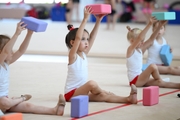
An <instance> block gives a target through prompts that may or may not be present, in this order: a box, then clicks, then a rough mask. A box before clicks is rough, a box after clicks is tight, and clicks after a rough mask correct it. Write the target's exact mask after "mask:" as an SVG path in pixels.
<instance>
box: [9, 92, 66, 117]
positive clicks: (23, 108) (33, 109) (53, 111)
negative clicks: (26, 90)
mask: <svg viewBox="0 0 180 120" xmlns="http://www.w3.org/2000/svg"><path fill="white" fill-rule="evenodd" d="M64 107H65V99H64V97H63V95H61V94H60V95H59V101H58V103H57V105H56V106H55V107H54V108H49V107H44V106H36V105H33V104H31V103H28V102H21V103H19V104H18V105H17V106H14V107H12V108H10V109H9V110H8V111H10V112H22V113H34V114H48V115H59V116H62V115H63V113H64Z"/></svg>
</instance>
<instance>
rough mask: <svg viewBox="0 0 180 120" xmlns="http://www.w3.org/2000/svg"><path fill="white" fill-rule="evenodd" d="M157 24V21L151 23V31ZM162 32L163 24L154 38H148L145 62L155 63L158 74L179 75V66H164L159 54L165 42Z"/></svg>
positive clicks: (163, 30)
mask: <svg viewBox="0 0 180 120" xmlns="http://www.w3.org/2000/svg"><path fill="white" fill-rule="evenodd" d="M158 24H159V23H158V22H155V23H154V24H153V31H155V30H156V29H157V27H158ZM164 32H165V25H164V26H162V27H161V29H160V31H159V34H157V35H156V36H155V38H154V39H149V42H148V48H147V50H148V57H147V64H156V65H157V67H158V70H159V73H160V74H171V75H180V66H164V65H163V62H162V61H161V58H160V56H159V52H160V50H161V47H162V46H163V45H165V44H167V41H166V40H165V39H164V37H163V35H164Z"/></svg>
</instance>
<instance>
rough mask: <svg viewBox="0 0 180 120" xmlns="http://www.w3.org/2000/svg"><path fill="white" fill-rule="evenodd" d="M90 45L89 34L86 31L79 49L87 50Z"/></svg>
mask: <svg viewBox="0 0 180 120" xmlns="http://www.w3.org/2000/svg"><path fill="white" fill-rule="evenodd" d="M88 46H89V34H88V33H87V32H86V31H84V32H83V36H82V39H81V43H80V45H79V49H78V50H79V51H86V50H87V48H88Z"/></svg>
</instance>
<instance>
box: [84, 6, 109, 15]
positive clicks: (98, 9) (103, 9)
mask: <svg viewBox="0 0 180 120" xmlns="http://www.w3.org/2000/svg"><path fill="white" fill-rule="evenodd" d="M88 6H89V7H91V8H92V10H93V11H92V14H110V13H111V5H109V4H92V5H87V6H86V7H88Z"/></svg>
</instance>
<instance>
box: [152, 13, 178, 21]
mask: <svg viewBox="0 0 180 120" xmlns="http://www.w3.org/2000/svg"><path fill="white" fill-rule="evenodd" d="M152 16H154V17H156V19H157V20H175V19H176V13H175V12H153V13H152Z"/></svg>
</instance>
